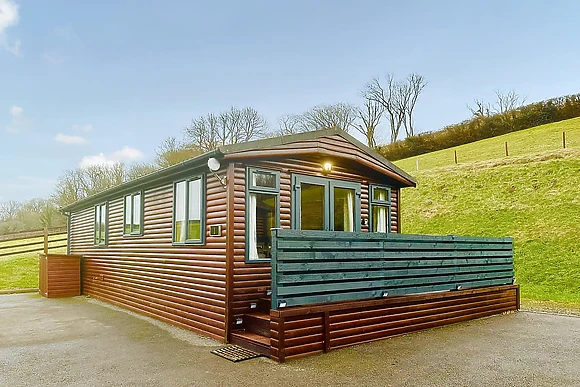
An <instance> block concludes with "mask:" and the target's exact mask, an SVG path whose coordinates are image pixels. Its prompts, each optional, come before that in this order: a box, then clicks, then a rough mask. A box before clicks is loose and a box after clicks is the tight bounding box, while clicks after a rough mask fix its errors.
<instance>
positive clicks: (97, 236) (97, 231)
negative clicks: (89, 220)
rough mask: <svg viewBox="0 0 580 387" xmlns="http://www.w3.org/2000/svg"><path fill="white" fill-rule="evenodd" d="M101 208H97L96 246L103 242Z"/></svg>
mask: <svg viewBox="0 0 580 387" xmlns="http://www.w3.org/2000/svg"><path fill="white" fill-rule="evenodd" d="M100 230H101V206H96V207H95V245H98V244H100V242H101V235H100V233H101V231H100Z"/></svg>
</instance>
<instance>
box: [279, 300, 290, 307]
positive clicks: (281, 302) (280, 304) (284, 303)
mask: <svg viewBox="0 0 580 387" xmlns="http://www.w3.org/2000/svg"><path fill="white" fill-rule="evenodd" d="M286 305H288V304H287V303H286V301H284V300H279V301H278V308H285V307H286Z"/></svg>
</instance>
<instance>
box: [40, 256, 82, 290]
mask: <svg viewBox="0 0 580 387" xmlns="http://www.w3.org/2000/svg"><path fill="white" fill-rule="evenodd" d="M39 260H40V271H39V273H40V274H39V289H40V294H41V295H42V296H44V297H47V298H56V297H74V296H79V295H80V294H81V257H80V256H71V255H62V254H46V255H45V254H39Z"/></svg>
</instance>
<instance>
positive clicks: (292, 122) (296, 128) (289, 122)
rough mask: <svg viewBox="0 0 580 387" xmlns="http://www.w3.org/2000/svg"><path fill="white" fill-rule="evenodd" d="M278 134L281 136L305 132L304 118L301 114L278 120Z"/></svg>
mask: <svg viewBox="0 0 580 387" xmlns="http://www.w3.org/2000/svg"><path fill="white" fill-rule="evenodd" d="M278 127H279V130H278V134H279V135H281V136H284V135H287V134H295V133H300V132H302V131H304V126H303V125H302V116H300V115H299V114H286V115H284V116H282V117H280V118H279V119H278Z"/></svg>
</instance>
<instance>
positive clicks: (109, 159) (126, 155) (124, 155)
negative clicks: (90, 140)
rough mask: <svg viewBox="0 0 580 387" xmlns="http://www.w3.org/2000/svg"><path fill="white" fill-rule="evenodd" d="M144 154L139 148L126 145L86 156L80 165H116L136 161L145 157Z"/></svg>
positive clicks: (83, 166)
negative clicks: (115, 149) (112, 150)
mask: <svg viewBox="0 0 580 387" xmlns="http://www.w3.org/2000/svg"><path fill="white" fill-rule="evenodd" d="M143 156H144V154H143V152H141V151H140V150H139V149H135V148H131V147H130V146H126V145H125V146H124V147H123V148H122V149H121V150H118V151H116V152H113V153H111V154H108V155H105V154H104V153H99V154H98V155H92V156H85V157H83V158H82V160H81V162H80V163H79V166H80V167H82V168H86V167H90V166H92V165H114V164H116V163H122V162H128V161H135V160H138V159H141V158H143Z"/></svg>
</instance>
